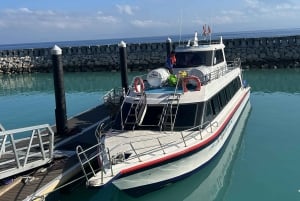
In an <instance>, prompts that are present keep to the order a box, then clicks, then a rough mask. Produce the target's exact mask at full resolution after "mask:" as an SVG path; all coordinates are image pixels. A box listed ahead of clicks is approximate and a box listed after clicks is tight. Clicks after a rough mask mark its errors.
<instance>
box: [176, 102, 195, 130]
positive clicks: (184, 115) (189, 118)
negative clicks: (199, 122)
mask: <svg viewBox="0 0 300 201" xmlns="http://www.w3.org/2000/svg"><path fill="white" fill-rule="evenodd" d="M196 109H197V104H184V105H183V104H181V105H180V106H179V108H178V112H177V117H178V118H176V121H175V128H177V129H178V128H183V129H187V128H191V127H194V126H195V115H196ZM179 117H180V118H179Z"/></svg>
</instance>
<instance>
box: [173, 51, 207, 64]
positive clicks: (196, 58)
mask: <svg viewBox="0 0 300 201" xmlns="http://www.w3.org/2000/svg"><path fill="white" fill-rule="evenodd" d="M201 65H205V66H211V65H212V51H205V52H204V51H202V52H199V51H198V52H177V53H176V66H175V68H189V67H195V66H201Z"/></svg>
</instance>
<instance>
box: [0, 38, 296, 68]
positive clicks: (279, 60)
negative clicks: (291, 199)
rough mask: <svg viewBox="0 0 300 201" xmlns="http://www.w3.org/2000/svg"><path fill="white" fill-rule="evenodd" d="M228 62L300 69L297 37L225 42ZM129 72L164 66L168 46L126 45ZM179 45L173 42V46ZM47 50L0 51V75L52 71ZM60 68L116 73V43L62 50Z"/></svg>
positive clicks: (117, 55) (153, 44)
mask: <svg viewBox="0 0 300 201" xmlns="http://www.w3.org/2000/svg"><path fill="white" fill-rule="evenodd" d="M223 42H224V44H225V46H226V48H225V53H226V57H227V60H228V61H230V60H233V59H234V58H235V57H240V58H241V60H242V65H243V67H244V68H281V67H282V68H298V67H300V61H299V58H300V36H285V37H268V38H239V39H224V40H223ZM126 45H127V55H128V69H129V70H134V71H138V70H147V69H153V68H157V67H160V66H164V64H165V59H166V56H167V51H166V49H167V47H166V46H167V45H166V43H165V42H161V43H139V44H128V43H127V44H126ZM177 45H178V42H172V46H173V47H176V46H177ZM50 50H51V49H50V48H39V49H21V50H1V51H0V73H4V74H5V73H8V74H10V73H32V72H51V71H52V61H51V52H50ZM62 51H63V55H64V56H63V58H62V59H63V66H64V71H67V72H84V71H119V70H120V69H119V68H120V60H119V48H118V44H113V45H97V46H80V47H63V48H62Z"/></svg>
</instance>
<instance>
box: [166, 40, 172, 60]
mask: <svg viewBox="0 0 300 201" xmlns="http://www.w3.org/2000/svg"><path fill="white" fill-rule="evenodd" d="M166 47H167V58H169V57H170V55H171V51H172V40H171V38H169V37H168V38H167V40H166Z"/></svg>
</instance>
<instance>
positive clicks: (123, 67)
mask: <svg viewBox="0 0 300 201" xmlns="http://www.w3.org/2000/svg"><path fill="white" fill-rule="evenodd" d="M119 53H120V71H121V81H122V88H123V89H125V93H126V94H127V92H128V74H127V71H128V70H127V51H126V43H125V42H124V41H121V42H120V43H119Z"/></svg>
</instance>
